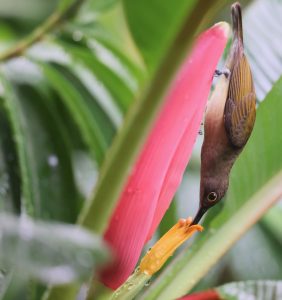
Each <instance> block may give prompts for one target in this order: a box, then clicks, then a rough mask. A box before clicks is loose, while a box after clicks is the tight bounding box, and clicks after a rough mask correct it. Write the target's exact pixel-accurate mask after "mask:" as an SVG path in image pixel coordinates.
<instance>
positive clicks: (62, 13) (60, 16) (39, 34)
mask: <svg viewBox="0 0 282 300" xmlns="http://www.w3.org/2000/svg"><path fill="white" fill-rule="evenodd" d="M84 1H85V0H75V1H73V2H71V4H70V5H69V6H66V7H65V8H64V9H63V10H56V11H55V12H54V13H52V14H51V16H49V17H48V18H47V20H45V21H44V22H43V23H42V24H41V25H40V26H38V27H37V28H36V29H35V30H34V31H33V32H31V33H30V34H29V35H28V36H27V37H25V38H24V39H22V40H21V41H19V42H18V43H17V44H16V45H14V46H12V47H11V48H10V49H8V50H6V51H5V52H3V53H2V54H0V62H4V61H7V60H9V59H11V58H14V57H17V56H20V55H22V54H23V53H24V52H25V51H26V50H27V49H28V48H30V47H31V46H32V45H33V44H35V43H36V42H38V41H40V40H41V39H42V38H43V37H44V36H45V35H46V34H47V33H49V32H50V31H52V30H54V29H56V28H57V26H58V25H60V24H61V23H62V22H64V21H66V20H68V19H69V18H71V17H73V16H74V14H75V13H76V12H77V10H78V9H79V7H80V6H81V4H82V3H83V2H84Z"/></svg>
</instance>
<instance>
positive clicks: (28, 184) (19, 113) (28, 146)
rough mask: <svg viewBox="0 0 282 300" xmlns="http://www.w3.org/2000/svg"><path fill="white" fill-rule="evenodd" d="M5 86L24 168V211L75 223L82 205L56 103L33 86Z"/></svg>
mask: <svg viewBox="0 0 282 300" xmlns="http://www.w3.org/2000/svg"><path fill="white" fill-rule="evenodd" d="M3 82H4V88H5V92H4V95H3V102H4V106H5V109H6V111H7V115H8V118H9V121H10V123H11V127H12V132H13V137H14V141H15V144H16V148H17V154H18V160H19V166H20V174H21V182H22V204H21V207H22V209H23V211H25V212H26V213H27V214H28V215H30V216H34V217H36V218H43V219H57V220H64V221H67V222H74V221H75V219H76V216H77V213H78V209H79V206H80V203H79V195H78V193H77V190H76V187H75V184H74V179H73V173H72V166H71V157H70V153H69V152H68V149H69V148H68V141H67V140H66V138H65V136H64V132H63V129H62V126H63V120H61V119H60V116H59V114H58V112H57V111H56V109H55V106H52V102H51V101H50V102H49V101H44V100H43V98H42V95H41V94H40V93H39V92H38V91H36V90H35V89H34V88H32V87H31V86H30V85H23V84H16V83H15V84H10V83H8V82H7V81H6V80H3ZM48 100H49V99H48ZM50 187H52V188H50ZM66 199H68V202H67V205H66Z"/></svg>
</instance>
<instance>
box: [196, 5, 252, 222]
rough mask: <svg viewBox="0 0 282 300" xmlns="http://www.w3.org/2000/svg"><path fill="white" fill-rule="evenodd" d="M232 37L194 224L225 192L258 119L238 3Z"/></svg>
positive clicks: (213, 101) (211, 117)
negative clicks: (231, 172)
mask: <svg viewBox="0 0 282 300" xmlns="http://www.w3.org/2000/svg"><path fill="white" fill-rule="evenodd" d="M231 18H232V31H233V39H232V45H231V50H230V53H229V56H228V58H227V61H226V64H225V68H224V71H222V72H219V71H216V74H217V75H218V76H219V79H218V82H217V84H216V86H215V89H214V92H213V94H212V96H211V98H210V100H209V102H208V104H207V108H206V112H205V121H204V141H203V145H202V149H201V176H200V197H199V198H200V199H199V209H198V212H197V214H196V216H195V218H194V219H193V222H192V223H191V225H194V224H198V223H199V221H200V219H201V218H202V216H203V215H204V214H205V213H206V212H207V211H208V209H210V208H211V207H213V206H214V205H216V204H217V203H219V202H220V201H221V200H222V199H223V197H224V196H225V194H226V191H227V189H228V185H229V176H230V171H231V168H232V166H233V164H234V162H235V161H236V159H237V158H238V156H239V155H240V153H241V152H242V150H243V149H244V147H245V145H246V143H247V142H248V140H249V137H250V135H251V133H252V131H253V127H254V124H255V119H256V94H255V89H254V83H253V78H252V73H251V68H250V65H249V63H248V60H247V57H246V55H245V53H244V43H243V27H242V13H241V6H240V3H239V2H236V3H234V4H233V5H232V6H231Z"/></svg>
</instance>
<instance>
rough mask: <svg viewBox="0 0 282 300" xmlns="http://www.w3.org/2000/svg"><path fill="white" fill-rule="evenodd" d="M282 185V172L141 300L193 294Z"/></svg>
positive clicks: (281, 190)
mask: <svg viewBox="0 0 282 300" xmlns="http://www.w3.org/2000/svg"><path fill="white" fill-rule="evenodd" d="M281 182H282V171H281V172H279V173H278V174H277V175H276V176H274V177H273V178H272V179H271V180H269V181H268V183H267V184H265V185H264V187H263V188H262V189H260V190H259V191H258V192H257V193H256V194H254V195H253V196H252V198H251V199H250V200H248V201H247V202H246V204H245V205H243V206H242V207H241V208H240V209H239V210H238V211H237V213H236V214H234V215H233V216H232V217H231V218H230V219H229V220H228V221H227V222H226V223H225V224H224V226H222V227H221V228H220V229H219V230H218V231H217V232H216V233H214V235H212V236H211V237H209V238H208V239H207V240H206V241H205V242H204V246H203V245H202V247H201V248H200V249H198V251H197V252H196V253H195V254H194V255H193V256H192V257H191V255H190V253H187V251H186V252H183V253H182V254H183V255H182V257H181V258H178V259H177V261H176V263H174V264H173V265H171V266H170V267H169V268H168V269H167V271H166V272H164V273H163V274H162V275H161V277H160V278H158V282H156V285H154V286H151V288H150V290H148V292H147V293H146V294H145V295H144V296H143V297H142V298H141V299H146V300H153V299H154V300H156V299H162V300H168V299H177V298H179V297H181V296H183V295H185V294H186V293H187V292H189V291H190V290H191V289H192V288H193V287H194V286H195V284H196V283H197V282H198V281H199V280H200V279H201V278H202V277H203V276H204V275H205V274H206V273H207V272H208V271H209V270H210V268H211V267H212V266H213V265H214V264H215V263H216V262H217V260H218V259H219V258H220V257H222V256H223V255H224V254H225V253H226V252H227V250H228V249H230V248H231V246H232V245H233V244H234V243H235V242H236V241H237V240H238V239H239V238H240V237H241V236H242V235H243V234H244V233H245V232H246V231H247V230H248V229H249V228H250V227H251V226H252V225H254V224H255V223H256V222H257V221H258V220H259V219H260V218H261V216H262V215H263V214H264V213H265V212H266V211H267V210H268V209H269V208H270V207H271V206H272V205H273V204H274V203H275V202H276V201H277V200H279V199H280V198H281V196H282V185H281ZM207 249H208V253H207ZM191 270H192V271H191Z"/></svg>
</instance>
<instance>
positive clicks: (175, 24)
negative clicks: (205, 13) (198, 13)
mask: <svg viewBox="0 0 282 300" xmlns="http://www.w3.org/2000/svg"><path fill="white" fill-rule="evenodd" d="M123 4H124V9H125V13H126V17H127V21H128V24H129V28H130V30H131V32H132V35H133V38H134V40H135V42H136V44H137V46H138V48H139V49H140V51H141V53H142V55H143V57H144V60H145V62H146V64H147V65H148V67H149V69H150V70H154V69H155V67H156V66H157V65H158V64H159V62H160V60H161V58H162V57H163V55H164V54H165V51H166V50H167V48H168V46H169V45H170V44H171V42H172V40H173V38H174V37H175V35H176V33H177V31H178V29H179V27H180V25H181V23H182V22H183V19H184V18H185V17H186V16H187V14H190V15H192V10H193V9H194V7H195V6H196V4H197V1H195V0H193V1H186V0H178V1H177V3H175V2H173V1H170V0H161V1H160V0H143V1H135V0H124V1H123ZM144 16H146V17H144ZM164 20H165V22H164Z"/></svg>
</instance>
